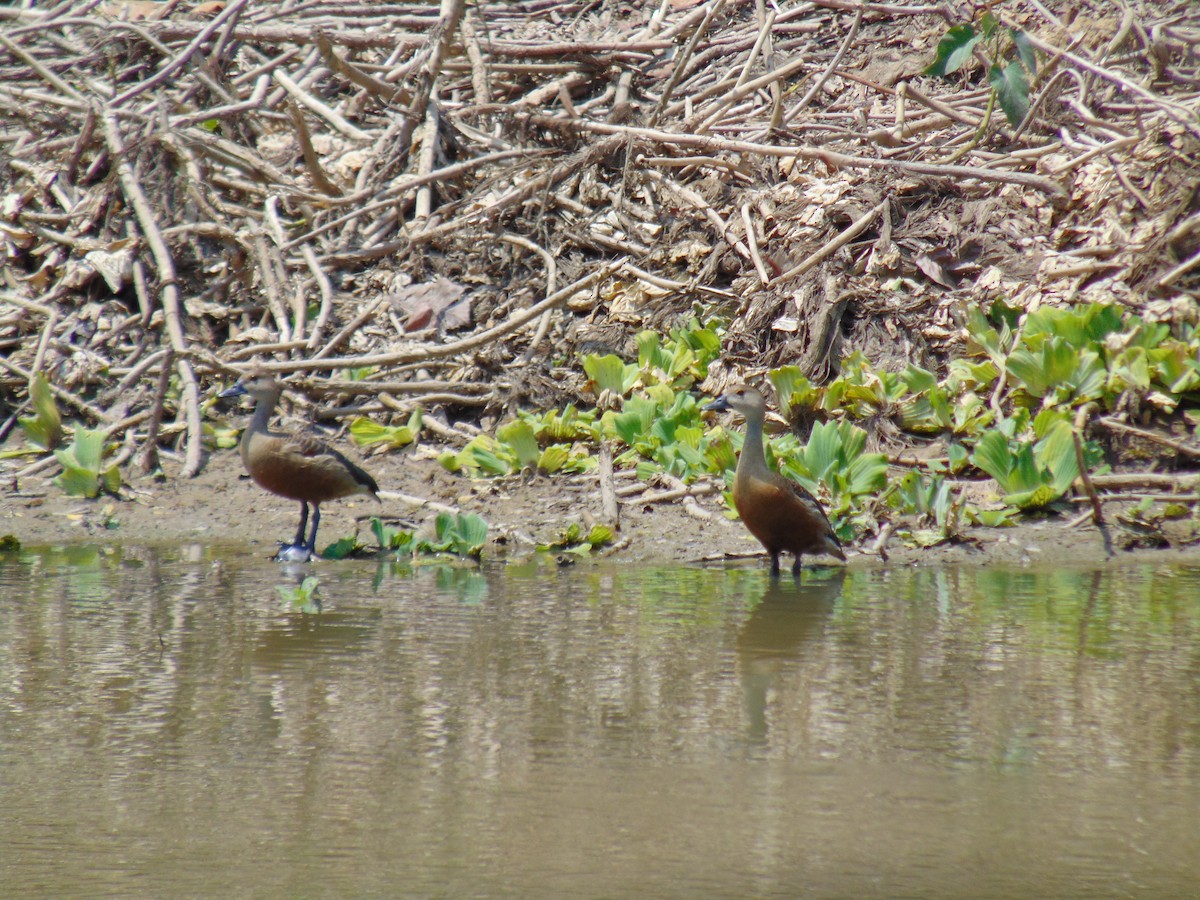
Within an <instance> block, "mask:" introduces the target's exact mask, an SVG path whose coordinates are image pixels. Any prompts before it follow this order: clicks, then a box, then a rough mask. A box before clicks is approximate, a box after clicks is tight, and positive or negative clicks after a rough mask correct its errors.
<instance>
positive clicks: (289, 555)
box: [271, 541, 317, 563]
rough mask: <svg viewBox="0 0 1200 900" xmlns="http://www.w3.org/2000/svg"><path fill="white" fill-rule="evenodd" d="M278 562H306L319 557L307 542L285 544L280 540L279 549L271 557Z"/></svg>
mask: <svg viewBox="0 0 1200 900" xmlns="http://www.w3.org/2000/svg"><path fill="white" fill-rule="evenodd" d="M271 558H272V559H273V560H275V561H276V562H291V563H304V562H308V561H309V560H313V559H316V558H317V554H316V553H315V552H314V551H313V549H312V548H310V547H309V546H308V545H307V544H285V543H283V541H280V542H279V549H278V550H277V551H276V552H275V555H274V556H273V557H271Z"/></svg>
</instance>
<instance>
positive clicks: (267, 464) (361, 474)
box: [218, 373, 379, 562]
mask: <svg viewBox="0 0 1200 900" xmlns="http://www.w3.org/2000/svg"><path fill="white" fill-rule="evenodd" d="M282 394H283V385H282V384H280V383H279V382H278V381H276V380H275V379H274V378H273V377H271V376H270V375H266V374H262V373H252V374H250V375H247V376H246V377H244V378H242V379H240V380H239V381H238V382H237V383H236V384H234V385H233V387H231V388H229V389H228V390H226V391H222V392H221V393H220V394H219V395H218V396H220V397H222V398H229V397H241V396H249V397H251V398H252V399H253V400H254V415H253V417H252V418H251V419H250V424H249V425H248V426H246V430H245V431H243V432H242V440H241V445H240V447H241V454H242V464H243V465H244V466H245V467H246V471H247V472H249V473H250V477H251V478H253V479H254V481H255V482H256V483H257V484H258V486H259V487H261V488H264V489H265V490H267V491H270V492H271V493H272V494H275V495H277V496H279V497H285V498H287V499H288V500H298V501H300V527H299V528H298V529H297V530H296V539H295V541H293V542H292V543H291V544H285V543H282V542H281V543H280V545H279V551H278V552H277V553H276V554H275V558H276V559H277V560H281V561H285V562H308V561H309V560H310V559H313V558H314V557H315V556H316V555H317V528H318V527H319V526H320V524H321V504H322V503H324V502H325V501H327V500H337V499H340V498H342V497H349V496H352V495H354V494H370V495H371V496H372V497H374V498H375V500H377V501H378V500H379V485H378V484H376V482H375V479H374V478H372V477H371V476H370V474H368V473H367V472H366V471H365V470H364V469H362V468H361V467H360V466H357V465H355V464H354V463H353V462H351V461H350V460H349V459H347V458H346V457H345V456H344V455H343V454H342V453H340V452H338V451H337V450H335V449H334V448H333V447H331V446H329V445H328V444H326V443H325V442H324V441H321V440H319V439H317V438H315V437H313V436H311V435H305V434H286V433H281V432H276V431H272V430H271V428H270V421H271V415H272V413H274V411H275V407H276V405H278V403H279V398H280V397H281V396H282ZM310 504H311V506H312V531H311V532H309V533H308V535H307V537H306V535H305V529H306V527H307V525H308V508H309V505H310Z"/></svg>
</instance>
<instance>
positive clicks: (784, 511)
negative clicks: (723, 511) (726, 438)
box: [704, 384, 846, 578]
mask: <svg viewBox="0 0 1200 900" xmlns="http://www.w3.org/2000/svg"><path fill="white" fill-rule="evenodd" d="M704 409H706V410H724V409H732V410H734V411H735V412H739V413H741V414H742V415H743V416H744V417H745V419H746V440H745V442H744V443H743V444H742V455H741V457H740V458H739V459H738V464H737V472H736V474H735V475H734V478H733V505H734V506H735V507H736V508H737V511H738V515H739V516H741V517H742V522H743V523H745V525H746V528H747V529H749V531H750V533H751V534H752V535H754V536H755V537H756V538H757V539H758V541H759V543H761V544H762V545H763V546H764V547H765V548H766V549H767V552H768V553H769V554H771V576H772V577H777V576H778V575H779V554H780V553H783V552H784V551H787V552H788V553H793V554H795V557H796V561H795V562H794V563H793V564H792V575H794V576H796V577H797V578H798V577H800V556H801V554H803V553H827V554H829V555H830V556H836V557H837V558H838V559H840V560H845V559H846V555H845V554H844V553H842V545H841V543H840V542H839V541H838V539H837V535H836V534H834V533H833V526H832V525H830V524H829V519H828V518H827V517H826V516H825V510H823V509H822V508H821V504H820V503H818V502H817V498H816V497H814V496H813V495H812V494H810V493H809V492H808V491H806V490H805V489H804V488H802V487H801V486H800V485H798V484H797V483H796V482H794V481H792V480H791V479H789V478H784V477H783V476H782V475H780V474H779V473H777V472H772V471H771V469H770V468H769V467H768V466H767V458H766V456H765V455H764V454H763V420H764V418H765V417H766V414H767V404H766V401H765V400H764V399H763V395H762V394H760V393H759V392H758V391H756V390H755V389H754V388H752V387H750V386H749V385H745V384H738V385H734V386H733V387H731V388H730V389H729V390H728V391H726V392H725V393H724V394H722V395H721V396H720V397H718V398H717V399H716V400H714V401H713V402H712V403H709V404H708V405H707V406H705V407H704Z"/></svg>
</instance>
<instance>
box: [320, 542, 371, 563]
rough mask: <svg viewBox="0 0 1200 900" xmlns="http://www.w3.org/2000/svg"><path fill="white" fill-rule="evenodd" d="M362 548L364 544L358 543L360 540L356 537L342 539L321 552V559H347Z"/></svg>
mask: <svg viewBox="0 0 1200 900" xmlns="http://www.w3.org/2000/svg"><path fill="white" fill-rule="evenodd" d="M361 547H362V544H360V543H359V542H358V538H356V537H344V538H340V539H338V540H336V541H334V542H333V543H332V544H330V545H329V546H328V547H326V548H325V549H324V550H322V551H321V558H322V559H345V558H346V557H348V556H350V555H351V554H353V553H354V552H355V551H357V550H359V549H360V548H361Z"/></svg>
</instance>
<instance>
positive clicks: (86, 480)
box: [51, 450, 100, 498]
mask: <svg viewBox="0 0 1200 900" xmlns="http://www.w3.org/2000/svg"><path fill="white" fill-rule="evenodd" d="M65 452H66V451H63V450H55V451H54V454H55V456H58V454H60V453H63V454H64V455H65ZM58 461H59V462H60V463H62V466H63V470H62V474H60V475H58V476H57V477H55V478H54V479H53V480H52V481H51V484H53V485H56V486H57V487H59V488H61V489H62V490H63V491H65V492H66V493H67V494H68V495H69V496H71V497H88V498H92V497H98V496H99V495H100V479H99V478H98V476H97V475H96V473H95V472H89V471H88V470H86V469H81V468H79V467H77V466H73V465H69V464H68V463H66V462H64V460H63V457H59V459H58Z"/></svg>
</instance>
